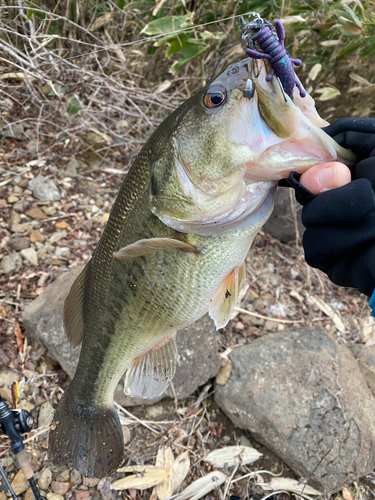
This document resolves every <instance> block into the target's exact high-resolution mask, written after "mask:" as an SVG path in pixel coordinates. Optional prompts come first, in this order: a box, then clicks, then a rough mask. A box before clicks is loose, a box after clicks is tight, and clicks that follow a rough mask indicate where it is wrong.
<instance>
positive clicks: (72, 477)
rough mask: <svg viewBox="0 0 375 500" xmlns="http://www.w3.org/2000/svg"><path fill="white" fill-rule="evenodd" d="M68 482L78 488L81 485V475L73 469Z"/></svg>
mask: <svg viewBox="0 0 375 500" xmlns="http://www.w3.org/2000/svg"><path fill="white" fill-rule="evenodd" d="M70 480H71V482H72V483H74V484H75V485H76V486H79V485H80V484H82V476H81V473H80V472H78V471H77V469H73V470H72V472H71V474H70Z"/></svg>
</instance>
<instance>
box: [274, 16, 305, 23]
mask: <svg viewBox="0 0 375 500" xmlns="http://www.w3.org/2000/svg"><path fill="white" fill-rule="evenodd" d="M280 21H281V22H282V23H283V24H284V26H286V25H288V24H292V23H305V22H306V21H305V19H304V18H303V17H302V16H300V15H295V16H286V17H283V18H281V19H280Z"/></svg>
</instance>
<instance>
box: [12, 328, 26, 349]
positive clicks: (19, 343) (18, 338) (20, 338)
mask: <svg viewBox="0 0 375 500" xmlns="http://www.w3.org/2000/svg"><path fill="white" fill-rule="evenodd" d="M14 335H15V336H16V342H17V347H18V350H19V351H22V349H23V339H24V338H25V335H23V333H22V332H21V327H20V324H19V323H17V324H16V325H15V327H14Z"/></svg>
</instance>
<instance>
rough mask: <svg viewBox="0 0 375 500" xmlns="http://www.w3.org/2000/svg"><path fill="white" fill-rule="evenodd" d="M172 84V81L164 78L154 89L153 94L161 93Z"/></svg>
mask: <svg viewBox="0 0 375 500" xmlns="http://www.w3.org/2000/svg"><path fill="white" fill-rule="evenodd" d="M171 85H172V82H171V81H170V80H164V82H162V83H161V84H160V85H159V86H158V87H157V88H156V90H155V94H161V93H162V92H165V91H166V90H168V89H169V87H170V86H171Z"/></svg>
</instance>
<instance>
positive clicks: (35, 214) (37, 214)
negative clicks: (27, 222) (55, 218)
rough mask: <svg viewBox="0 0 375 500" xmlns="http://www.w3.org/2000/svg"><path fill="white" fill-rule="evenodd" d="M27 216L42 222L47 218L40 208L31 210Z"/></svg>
mask: <svg viewBox="0 0 375 500" xmlns="http://www.w3.org/2000/svg"><path fill="white" fill-rule="evenodd" d="M26 215H27V216H28V217H31V218H33V219H36V220H42V219H45V218H46V214H45V213H44V212H43V211H42V210H41V209H40V208H38V207H33V208H30V210H28V211H27V212H26Z"/></svg>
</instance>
